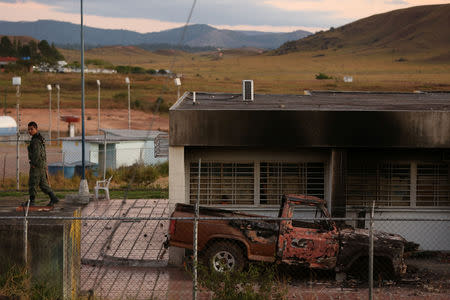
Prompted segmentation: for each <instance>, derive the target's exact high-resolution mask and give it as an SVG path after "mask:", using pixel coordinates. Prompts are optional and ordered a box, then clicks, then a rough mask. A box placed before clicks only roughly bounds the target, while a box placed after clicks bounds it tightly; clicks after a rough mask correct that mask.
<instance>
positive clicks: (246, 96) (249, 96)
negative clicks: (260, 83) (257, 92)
mask: <svg viewBox="0 0 450 300" xmlns="http://www.w3.org/2000/svg"><path fill="white" fill-rule="evenodd" d="M242 100H244V101H253V100H254V94H253V80H242Z"/></svg>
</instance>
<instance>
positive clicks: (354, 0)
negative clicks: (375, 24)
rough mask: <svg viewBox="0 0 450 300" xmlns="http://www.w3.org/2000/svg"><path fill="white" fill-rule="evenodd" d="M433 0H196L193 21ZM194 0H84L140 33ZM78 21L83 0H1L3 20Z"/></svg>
mask: <svg viewBox="0 0 450 300" xmlns="http://www.w3.org/2000/svg"><path fill="white" fill-rule="evenodd" d="M442 3H448V1H439V0H436V1H432V0H340V1H339V0H197V3H196V6H195V8H194V12H193V15H192V19H191V22H190V23H191V24H209V25H211V26H214V27H216V28H221V29H236V30H260V31H274V32H281V31H283V32H285V31H293V30H297V29H304V30H308V31H312V32H314V31H317V30H320V29H328V28H329V27H331V26H333V27H339V26H341V25H344V24H346V23H349V22H352V21H355V20H357V19H360V18H364V17H368V16H370V15H373V14H377V13H383V12H387V11H390V10H394V9H400V8H407V7H411V6H416V5H428V4H442ZM192 4H193V0H84V16H85V25H87V26H92V27H99V28H110V29H128V30H133V31H138V32H141V33H145V32H153V31H161V30H166V29H170V28H175V27H180V26H183V25H184V23H185V22H186V20H187V17H188V15H189V11H190V9H191V7H192ZM39 19H47V20H59V21H67V22H72V23H80V1H79V0H53V1H52V0H30V1H29V0H0V20H3V21H36V20H39Z"/></svg>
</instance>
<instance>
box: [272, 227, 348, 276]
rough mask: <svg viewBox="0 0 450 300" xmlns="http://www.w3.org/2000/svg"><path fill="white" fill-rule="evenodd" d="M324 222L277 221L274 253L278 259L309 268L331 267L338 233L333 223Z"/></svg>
mask: <svg viewBox="0 0 450 300" xmlns="http://www.w3.org/2000/svg"><path fill="white" fill-rule="evenodd" d="M325 223H326V222H325V221H322V222H314V220H305V221H300V220H285V221H281V224H280V236H279V239H278V247H279V249H278V255H279V257H281V259H282V261H283V262H285V263H288V264H299V265H306V266H309V267H311V268H319V269H333V268H334V267H335V266H336V260H337V253H338V249H339V241H338V234H337V231H336V229H335V227H334V226H329V225H327V224H325Z"/></svg>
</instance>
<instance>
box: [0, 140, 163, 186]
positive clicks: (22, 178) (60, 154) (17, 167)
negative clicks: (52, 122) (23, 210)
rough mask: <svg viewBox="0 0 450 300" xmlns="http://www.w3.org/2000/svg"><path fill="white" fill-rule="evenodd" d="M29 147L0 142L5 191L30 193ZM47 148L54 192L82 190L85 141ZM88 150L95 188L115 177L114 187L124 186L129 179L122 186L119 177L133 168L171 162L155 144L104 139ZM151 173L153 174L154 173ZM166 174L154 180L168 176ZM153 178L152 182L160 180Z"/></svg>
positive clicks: (50, 143) (88, 172) (89, 145)
mask: <svg viewBox="0 0 450 300" xmlns="http://www.w3.org/2000/svg"><path fill="white" fill-rule="evenodd" d="M28 143H29V141H23V140H21V141H20V142H19V143H18V144H17V142H16V141H0V185H1V186H2V188H3V189H4V190H22V191H27V189H28V175H29V168H30V165H29V160H28V153H27V145H28ZM46 144H47V145H46V154H47V166H48V176H49V182H50V185H51V186H52V188H53V189H56V190H74V189H75V190H76V189H78V186H77V184H76V183H77V182H79V178H80V177H81V174H82V158H81V140H75V139H74V140H70V141H65V142H62V143H61V141H57V140H52V141H47V142H46ZM85 149H86V153H85V169H86V176H87V177H88V178H89V179H90V180H89V181H90V182H91V185H95V181H96V180H101V179H105V178H108V177H110V176H111V175H116V176H114V177H115V179H116V181H115V182H114V181H113V182H112V186H113V187H114V186H121V185H122V186H123V185H125V184H126V183H127V182H126V181H127V180H128V178H123V181H124V182H119V181H117V180H120V176H117V175H124V173H126V172H127V168H130V167H132V166H140V167H144V168H145V167H148V166H157V165H161V164H164V163H166V162H167V155H161V153H160V150H159V149H158V148H157V147H156V148H155V143H154V142H153V141H127V140H119V139H114V140H104V139H101V140H98V141H97V140H96V141H95V142H92V143H86V148H85ZM105 149H106V150H105ZM147 171H148V172H150V173H151V172H152V170H147ZM166 173H167V172H166ZM166 173H163V174H153V175H151V176H153V177H158V176H167V174H166ZM124 176H126V175H124ZM147 177H148V176H147ZM153 177H152V178H151V180H155V179H156V178H153ZM77 179H78V180H77ZM139 180H141V178H137V181H136V183H137V184H139V183H143V184H144V185H148V183H149V178H146V179H145V182H142V181H141V182H140V181H139Z"/></svg>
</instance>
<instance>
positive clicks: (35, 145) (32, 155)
mask: <svg viewBox="0 0 450 300" xmlns="http://www.w3.org/2000/svg"><path fill="white" fill-rule="evenodd" d="M28 134H29V135H31V142H30V144H29V145H28V160H29V161H30V177H29V181H28V189H29V194H30V206H32V205H35V198H36V193H37V186H38V185H39V187H40V188H41V190H42V191H43V192H44V193H45V194H47V195H48V196H49V197H50V202H49V203H48V204H47V206H53V205H55V204H56V203H58V201H59V199H58V198H57V197H56V196H55V194H54V193H53V190H52V189H51V188H50V186H49V184H48V177H47V155H46V153H45V140H44V138H43V137H42V135H41V134H40V133H39V131H38V125H37V124H36V122H33V121H31V122H30V123H28Z"/></svg>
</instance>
